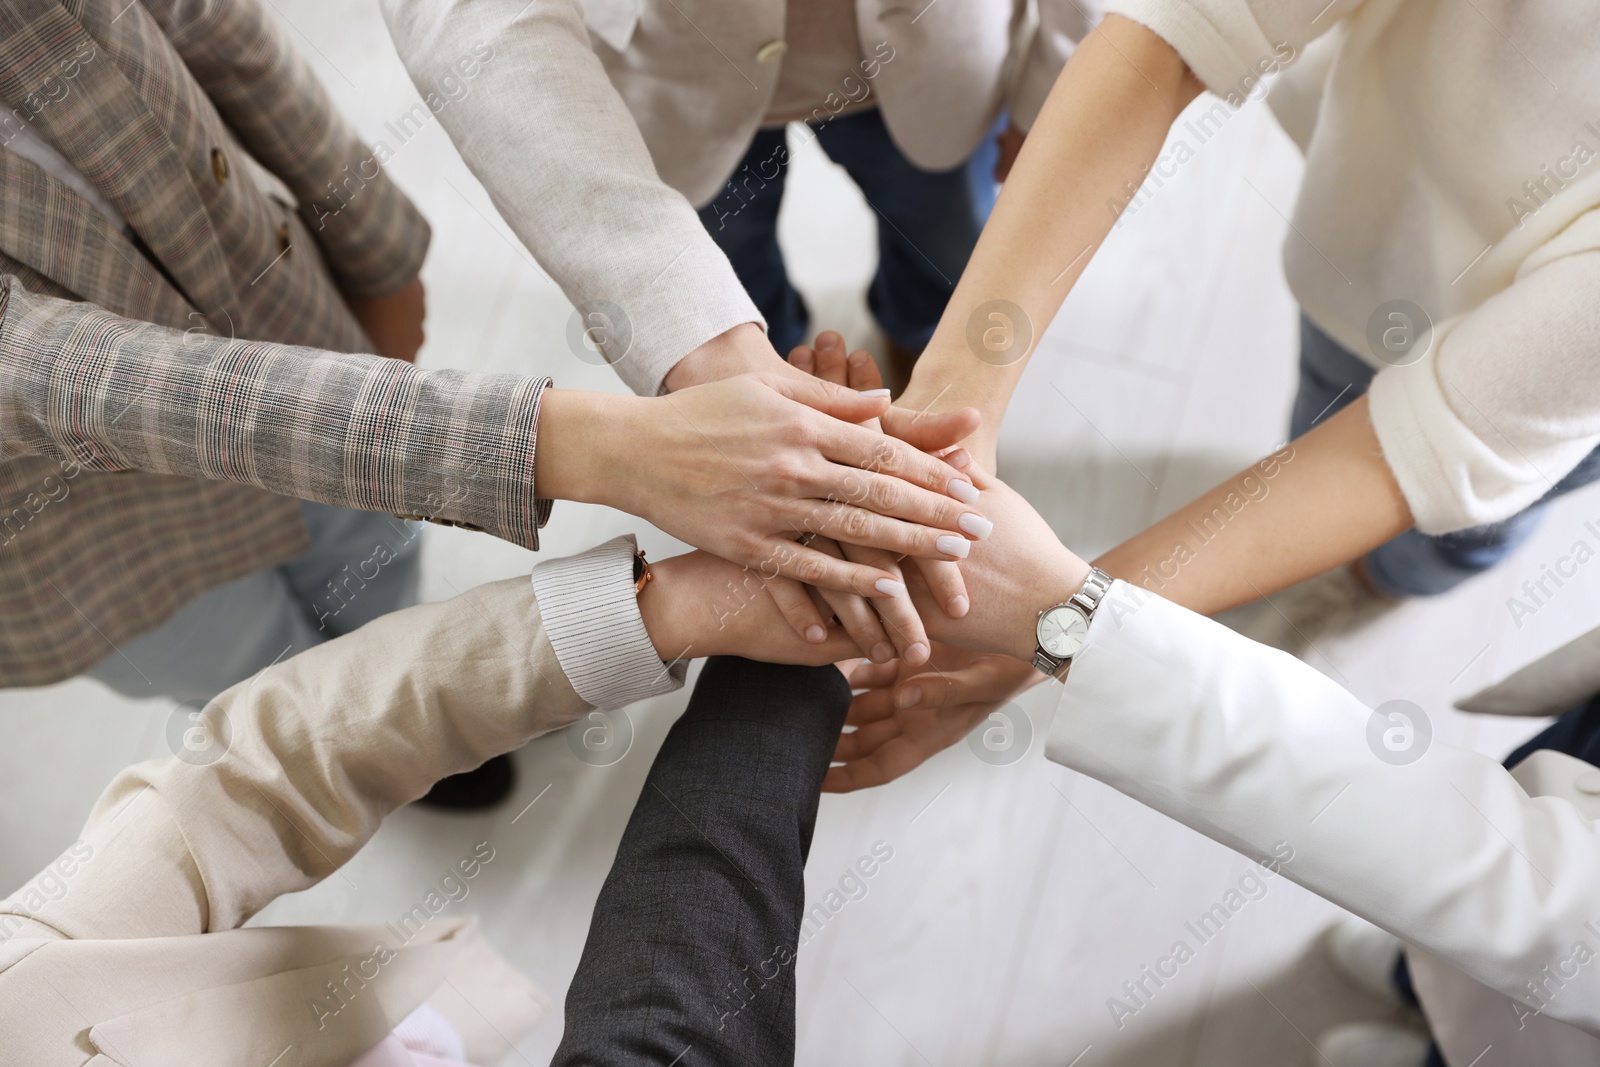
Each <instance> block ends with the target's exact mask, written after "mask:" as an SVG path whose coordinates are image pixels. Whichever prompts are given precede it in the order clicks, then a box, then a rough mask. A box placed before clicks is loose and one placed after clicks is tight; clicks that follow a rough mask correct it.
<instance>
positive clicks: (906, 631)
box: [768, 330, 969, 665]
mask: <svg viewBox="0 0 1600 1067" xmlns="http://www.w3.org/2000/svg"><path fill="white" fill-rule="evenodd" d="M789 363H790V365H791V366H792V367H794V368H795V369H797V370H799V371H801V372H803V373H806V374H811V375H815V376H816V377H817V378H820V379H821V380H823V381H825V382H831V383H833V384H835V385H842V386H846V387H848V388H850V389H853V390H855V391H857V392H865V393H874V394H875V393H878V392H879V391H881V390H882V388H883V378H882V377H881V376H880V374H879V373H878V368H877V366H876V365H875V364H874V363H873V362H872V357H871V356H870V355H869V354H868V353H866V352H864V351H860V350H858V351H855V352H852V353H850V354H849V355H848V356H847V355H846V354H845V347H844V338H843V337H841V336H840V335H839V334H838V333H836V332H834V331H832V330H825V331H824V332H822V333H820V334H818V335H817V341H816V344H815V346H808V345H800V346H798V347H796V348H795V349H794V350H793V351H792V352H790V353H789ZM890 423H891V425H896V426H899V427H900V428H901V430H902V432H907V431H911V430H916V431H917V432H923V431H922V430H921V429H920V428H918V427H915V426H914V423H913V422H912V421H910V420H907V421H905V422H896V420H895V419H894V417H892V416H891V417H890ZM947 425H948V432H949V434H950V435H951V436H949V437H948V438H944V439H940V440H939V441H936V442H933V443H934V444H936V445H940V444H949V443H953V441H954V440H955V439H956V436H959V435H962V434H964V433H965V432H966V431H967V430H968V429H969V427H968V426H966V425H963V424H962V423H961V422H959V421H952V422H950V423H948V424H947ZM866 426H867V428H868V429H871V430H879V429H880V428H881V426H880V422H879V420H872V421H870V422H868V423H867V424H866ZM923 440H924V441H927V440H928V439H927V438H926V437H924V438H923ZM945 461H946V462H947V463H951V459H950V457H946V458H945ZM951 465H952V466H955V467H957V468H958V469H959V467H960V464H959V463H951ZM812 545H813V547H815V548H817V549H818V550H819V551H822V552H826V553H828V554H829V555H833V556H838V557H842V558H844V559H846V560H849V561H850V562H852V563H857V564H862V565H865V566H871V567H878V568H880V569H882V570H884V571H888V572H890V573H892V574H893V575H894V576H895V580H897V581H902V582H903V580H904V579H903V575H902V573H901V563H900V560H899V559H898V558H897V557H896V556H895V555H894V554H891V553H888V552H884V551H883V550H881V549H875V548H869V547H865V546H861V545H855V544H851V543H849V542H844V543H838V542H835V541H831V540H827V539H822V538H818V539H815V540H813V542H812ZM957 547H959V548H961V549H962V550H963V551H964V550H965V546H957ZM915 562H916V563H917V565H918V566H919V567H920V568H922V570H923V572H924V575H925V577H927V578H928V580H929V583H930V587H931V588H934V589H935V590H936V591H937V595H938V598H939V600H940V602H941V603H942V604H943V605H944V606H945V607H944V610H945V611H946V612H947V613H949V614H951V615H952V616H957V617H959V615H960V614H961V613H962V612H964V611H965V610H966V595H965V594H966V591H965V589H964V587H963V586H962V584H961V571H960V568H959V567H958V566H957V565H956V564H955V563H952V562H948V561H940V560H933V559H917V560H916V561H915ZM768 588H769V590H770V592H771V593H772V596H773V598H774V599H775V600H777V601H778V606H779V607H780V608H781V609H782V610H783V613H784V617H785V618H787V619H789V621H790V624H791V625H793V626H794V627H795V629H796V631H797V632H801V633H805V632H811V633H813V634H815V633H817V632H820V625H821V623H822V619H821V617H820V616H819V615H818V614H817V609H816V606H815V604H814V602H813V600H812V598H811V597H809V596H807V595H806V590H805V588H804V587H803V586H801V585H800V584H799V583H796V582H790V583H787V584H784V583H773V584H771V585H769V587H768ZM822 599H823V600H824V601H825V602H826V606H827V607H829V608H832V609H833V613H834V615H835V616H836V617H837V618H838V620H839V622H840V623H841V624H842V625H843V626H844V628H845V630H846V632H847V633H849V634H850V636H851V637H852V638H854V639H855V641H856V644H857V645H858V646H859V647H860V649H861V652H862V654H863V655H865V656H866V657H867V658H868V659H871V660H873V661H874V662H876V663H884V662H887V661H888V660H890V659H893V658H895V657H896V656H899V657H900V658H902V659H904V660H906V661H907V662H909V663H911V664H913V665H915V664H920V663H924V662H926V661H927V658H928V649H929V644H928V635H927V632H926V631H925V630H924V629H923V626H922V619H921V617H920V616H919V615H918V613H917V610H916V608H914V607H912V605H911V602H910V600H909V599H907V598H905V597H885V598H880V599H878V600H872V601H868V600H865V599H863V598H861V597H858V596H855V595H853V594H850V593H843V592H838V591H835V590H822Z"/></svg>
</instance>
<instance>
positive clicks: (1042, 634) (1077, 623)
mask: <svg viewBox="0 0 1600 1067" xmlns="http://www.w3.org/2000/svg"><path fill="white" fill-rule="evenodd" d="M1110 591H1111V575H1109V574H1107V573H1106V572H1105V571H1103V570H1101V569H1100V568H1099V567H1090V568H1089V577H1087V578H1085V579H1084V580H1083V588H1082V589H1079V590H1078V591H1077V592H1076V593H1073V594H1072V596H1071V597H1069V598H1068V599H1067V600H1066V601H1065V602H1064V603H1061V604H1056V605H1054V606H1053V607H1048V608H1045V609H1044V610H1043V611H1041V612H1039V621H1038V623H1037V624H1036V625H1035V626H1034V636H1035V637H1036V638H1037V640H1038V642H1039V645H1038V647H1037V648H1035V649H1034V650H1033V665H1034V666H1035V667H1037V668H1038V669H1039V670H1041V671H1043V672H1044V673H1045V674H1050V675H1054V674H1056V673H1058V672H1059V671H1060V670H1061V668H1062V667H1064V666H1066V665H1067V664H1068V663H1070V662H1071V661H1072V657H1073V656H1076V655H1077V654H1078V653H1079V652H1081V651H1083V646H1084V643H1085V642H1086V641H1088V639H1089V620H1090V619H1092V618H1094V611H1095V609H1096V608H1098V607H1099V606H1100V601H1101V600H1103V599H1105V595H1106V594H1107V593H1108V592H1110Z"/></svg>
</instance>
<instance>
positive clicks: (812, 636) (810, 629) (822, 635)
mask: <svg viewBox="0 0 1600 1067" xmlns="http://www.w3.org/2000/svg"><path fill="white" fill-rule="evenodd" d="M827 639H828V631H826V630H824V629H823V628H822V627H820V626H818V625H817V624H816V623H812V624H811V625H810V626H807V627H806V640H807V641H810V642H811V643H812V644H813V645H820V644H822V642H824V641H826V640H827Z"/></svg>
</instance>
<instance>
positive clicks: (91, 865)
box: [0, 577, 589, 1067]
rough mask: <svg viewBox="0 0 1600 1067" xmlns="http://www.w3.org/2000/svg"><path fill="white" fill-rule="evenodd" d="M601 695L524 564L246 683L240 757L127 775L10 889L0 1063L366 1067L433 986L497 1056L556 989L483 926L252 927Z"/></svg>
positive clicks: (236, 724)
mask: <svg viewBox="0 0 1600 1067" xmlns="http://www.w3.org/2000/svg"><path fill="white" fill-rule="evenodd" d="M588 708H589V705H588V704H586V703H585V702H584V701H583V700H582V699H581V698H580V697H579V696H578V695H577V693H576V692H574V690H573V688H572V686H571V684H570V683H569V682H568V681H567V678H566V676H565V675H564V674H563V672H562V669H561V665H560V663H559V662H558V661H557V659H556V655H555V652H554V651H553V650H552V648H551V645H550V642H549V640H548V639H547V637H546V635H545V629H544V626H543V623H542V622H541V618H540V613H539V607H538V604H537V603H536V601H535V599H534V589H533V585H532V583H530V582H529V580H528V579H527V578H526V577H523V578H517V579H509V580H507V581H502V582H498V583H494V584H491V585H485V586H481V587H479V588H477V589H473V590H471V591H469V592H467V593H466V594H464V595H462V596H460V597H457V598H456V599H454V600H450V601H446V602H444V603H439V604H427V605H423V606H421V607H414V608H410V609H408V610H405V611H400V612H396V613H394V614H392V615H388V616H385V617H384V618H381V619H378V620H376V621H374V622H371V623H368V624H367V625H366V626H364V627H362V628H361V629H360V630H358V631H356V632H355V633H353V634H350V635H347V636H345V637H342V638H340V639H338V640H336V641H332V642H329V643H328V644H326V645H323V646H321V647H318V648H315V649H312V650H310V651H307V652H305V653H302V654H301V655H298V656H295V657H294V658H292V659H289V660H286V661H284V662H282V663H280V664H278V665H276V666H274V667H272V668H270V669H269V670H267V671H264V672H262V673H261V674H259V675H257V676H256V677H255V678H253V679H251V680H249V681H247V682H243V683H241V684H239V685H237V686H235V687H234V688H232V689H230V690H228V691H227V692H226V693H224V694H223V695H222V696H221V697H219V698H217V700H215V701H214V702H213V703H212V704H211V705H210V706H209V707H208V709H207V710H206V712H205V718H204V721H203V726H204V729H205V730H206V731H207V732H208V734H209V735H210V736H214V737H223V736H226V737H228V738H229V741H228V745H227V748H226V753H225V754H224V755H223V756H222V758H220V759H218V760H216V761H215V762H212V763H209V764H205V765H195V764H191V763H188V762H184V761H183V760H181V759H178V758H169V759H166V760H154V761H150V762H146V763H142V764H138V765H136V766H134V767H131V768H129V769H128V770H126V771H124V772H123V773H122V774H120V775H118V777H117V778H116V780H115V781H113V782H112V784H111V785H110V786H109V787H108V788H107V789H106V791H105V793H104V794H103V795H102V796H101V798H100V800H99V802H98V803H97V804H96V805H95V807H94V810H93V811H92V812H91V813H90V815H89V820H88V823H87V824H86V825H85V826H84V829H83V833H82V835H81V837H80V838H79V839H78V841H76V842H75V843H74V844H73V845H72V847H71V848H69V849H68V850H67V851H66V852H64V853H63V854H62V856H61V858H60V859H58V860H57V861H56V862H55V863H54V864H52V865H51V866H50V867H49V868H47V869H46V870H45V871H43V872H41V873H40V874H39V875H38V876H36V877H35V878H34V879H33V880H31V881H30V882H29V883H28V884H27V885H25V886H23V887H22V889H20V890H18V891H17V892H16V893H14V894H13V895H12V896H11V897H10V898H8V899H7V900H5V901H4V902H0V1065H3V1067H80V1065H84V1064H93V1065H94V1067H102V1065H103V1067H111V1065H113V1064H116V1065H118V1067H172V1065H174V1064H204V1065H205V1067H267V1065H268V1064H274V1065H275V1067H348V1065H349V1063H350V1062H351V1061H352V1060H353V1059H355V1058H356V1057H357V1056H358V1055H360V1054H361V1053H362V1052H363V1051H365V1050H366V1049H368V1048H370V1047H371V1046H373V1045H375V1044H377V1043H378V1042H379V1041H380V1040H382V1039H383V1037H384V1036H385V1035H386V1034H388V1033H389V1032H390V1030H392V1029H393V1027H394V1026H395V1025H396V1024H397V1023H398V1022H399V1021H400V1020H401V1019H402V1018H404V1017H405V1016H406V1015H408V1014H410V1012H411V1011H412V1010H414V1009H415V1008H416V1007H417V1006H418V1005H420V1004H422V1003H423V1002H424V1001H427V1002H429V1003H432V1004H433V1006H434V1007H436V1008H437V1009H438V1010H439V1011H441V1012H442V1013H443V1014H444V1015H445V1016H446V1018H448V1019H450V1020H451V1022H453V1023H454V1024H455V1026H456V1028H457V1029H458V1030H459V1031H460V1032H461V1034H462V1036H463V1038H464V1039H465V1041H466V1045H467V1051H468V1054H469V1056H470V1058H471V1059H472V1060H473V1061H474V1062H478V1063H493V1062H497V1061H498V1060H499V1059H500V1058H501V1057H502V1056H503V1055H504V1053H505V1052H506V1050H507V1042H508V1041H515V1040H516V1039H517V1037H518V1035H520V1034H521V1033H523V1032H525V1031H526V1030H527V1029H528V1028H529V1027H531V1026H532V1025H533V1023H534V1022H535V1021H536V1020H537V1019H538V1017H539V1015H540V1014H541V1013H542V1012H543V1011H544V1010H545V1008H546V1006H547V1000H546V998H545V997H544V996H543V995H542V994H541V993H540V992H539V991H538V990H537V989H536V988H535V987H534V986H533V985H532V984H531V983H530V982H529V981H528V980H527V979H526V978H525V977H523V976H522V975H520V974H518V973H517V972H516V971H515V970H513V969H512V968H511V967H510V966H509V965H507V964H506V963H505V962H504V961H503V960H501V959H500V958H499V957H498V956H496V955H495V954H494V953H493V952H492V951H491V950H490V949H489V948H488V946H487V945H485V944H484V942H483V940H482V938H481V937H479V935H478V931H477V927H476V924H475V923H474V922H473V921H471V920H460V919H451V920H446V919H443V918H440V919H436V920H434V921H433V922H430V923H426V924H423V925H421V929H420V932H413V931H411V930H409V929H408V930H407V931H406V934H407V935H408V936H407V938H405V939H402V938H401V937H399V936H397V935H396V934H395V932H394V931H393V930H392V929H391V928H390V927H373V928H361V927H252V928H249V929H238V927H240V926H241V924H243V923H244V922H245V921H246V920H247V919H249V918H250V917H251V916H252V915H254V914H255V913H256V912H257V911H259V910H260V909H261V908H262V907H264V906H265V905H266V904H267V903H268V902H270V901H271V900H273V899H274V898H276V897H277V896H279V895H280V894H283V893H288V892H293V891H295V890H300V889H304V888H306V887H308V886H310V885H313V884H315V883H317V882H319V881H321V880H322V879H323V878H325V877H327V876H328V875H329V874H331V873H332V872H333V871H334V870H335V869H337V868H338V867H339V866H340V865H342V864H343V863H344V862H346V861H347V860H349V859H350V857H351V856H353V855H354V854H355V853H356V851H357V850H358V849H360V847H361V846H362V845H363V844H364V843H365V842H366V841H367V840H368V839H369V838H370V837H371V836H372V834H373V833H374V832H375V831H376V830H377V828H378V824H379V823H380V822H381V821H382V819H383V818H384V816H385V815H387V814H388V813H389V812H391V811H393V810H394V809H395V808H397V807H399V806H400V805H402V804H405V803H408V802H410V801H412V800H415V799H416V798H417V797H418V796H420V795H421V794H422V793H423V792H425V791H426V790H427V789H428V787H429V785H430V784H431V783H432V782H434V781H436V780H437V779H439V778H441V777H443V776H445V775H448V774H454V773H457V772H460V771H464V770H468V769H470V768H472V767H475V766H477V765H478V764H480V763H482V762H483V761H484V760H485V759H487V758H489V757H490V756H493V755H496V754H498V753H501V752H507V751H510V750H512V749H515V748H517V747H518V746H520V745H522V744H523V743H524V742H526V741H527V740H529V739H530V738H532V737H535V736H537V735H539V734H542V733H544V732H546V731H548V730H552V729H555V728H557V727H560V726H564V725H566V724H568V723H570V722H572V721H574V720H575V719H577V718H578V717H579V716H580V715H582V714H583V713H584V712H585V711H586V710H588ZM224 720H225V722H226V728H224V726H223V722H224ZM197 728H198V726H197ZM392 925H393V924H391V926H392ZM330 983H331V984H330ZM318 1004H320V1005H321V1007H320V1008H318V1007H316V1005H318Z"/></svg>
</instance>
